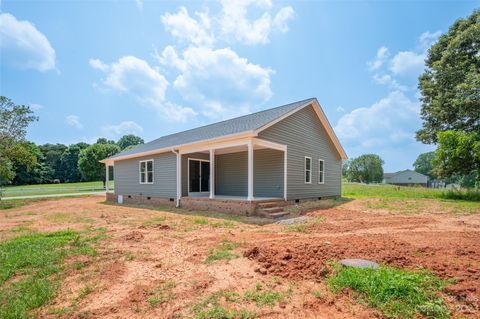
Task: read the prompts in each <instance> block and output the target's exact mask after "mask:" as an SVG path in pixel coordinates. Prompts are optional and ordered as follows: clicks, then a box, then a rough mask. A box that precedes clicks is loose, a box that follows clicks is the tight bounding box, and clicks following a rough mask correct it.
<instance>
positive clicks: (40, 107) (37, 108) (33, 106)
mask: <svg viewBox="0 0 480 319" xmlns="http://www.w3.org/2000/svg"><path fill="white" fill-rule="evenodd" d="M30 108H31V109H32V110H33V111H38V110H41V109H43V108H44V106H43V105H41V104H37V103H30Z"/></svg>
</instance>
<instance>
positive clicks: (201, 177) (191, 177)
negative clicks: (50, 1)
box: [175, 138, 287, 206]
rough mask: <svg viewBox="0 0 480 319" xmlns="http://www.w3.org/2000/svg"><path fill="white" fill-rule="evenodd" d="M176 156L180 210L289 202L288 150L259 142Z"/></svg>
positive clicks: (209, 147)
mask: <svg viewBox="0 0 480 319" xmlns="http://www.w3.org/2000/svg"><path fill="white" fill-rule="evenodd" d="M175 152H176V154H177V206H184V205H183V204H184V203H187V202H188V203H192V202H195V201H196V202H198V201H202V202H203V201H205V200H210V201H218V202H229V203H234V202H252V203H253V202H269V201H284V200H286V199H287V146H286V145H281V144H278V143H273V142H270V141H266V140H262V139H258V138H246V139H239V140H232V141H230V142H223V143H215V144H206V145H200V146H196V147H190V148H179V149H177V150H175Z"/></svg>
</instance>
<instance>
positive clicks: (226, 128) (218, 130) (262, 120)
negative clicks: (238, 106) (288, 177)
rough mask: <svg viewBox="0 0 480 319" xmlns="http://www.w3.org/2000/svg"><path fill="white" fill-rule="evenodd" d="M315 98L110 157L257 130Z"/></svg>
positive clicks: (176, 136)
mask: <svg viewBox="0 0 480 319" xmlns="http://www.w3.org/2000/svg"><path fill="white" fill-rule="evenodd" d="M314 100H315V98H310V99H306V100H303V101H298V102H294V103H290V104H286V105H282V106H278V107H275V108H272V109H268V110H264V111H260V112H256V113H252V114H248V115H244V116H240V117H236V118H233V119H230V120H225V121H222V122H217V123H213V124H209V125H206V126H201V127H197V128H194V129H191V130H187V131H183V132H179V133H175V134H171V135H167V136H163V137H160V138H158V139H156V140H153V141H150V142H148V143H145V144H142V145H139V146H137V147H134V148H131V149H128V150H125V151H123V152H120V153H118V154H116V155H114V156H111V157H109V158H108V159H115V158H118V157H121V156H126V155H133V154H136V153H143V152H148V151H153V150H156V149H161V148H166V147H175V146H178V145H183V144H188V143H193V142H199V141H202V140H207V139H212V138H218V137H222V136H225V135H230V134H238V133H242V132H248V131H252V130H256V129H258V128H260V127H262V126H264V125H266V124H268V123H270V122H272V121H274V120H276V119H278V118H279V117H281V116H283V115H285V114H287V113H288V112H290V111H293V110H295V109H296V108H298V107H300V106H302V105H304V104H305V103H308V102H309V101H314Z"/></svg>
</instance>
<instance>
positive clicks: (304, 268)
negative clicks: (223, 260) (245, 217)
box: [244, 235, 416, 279]
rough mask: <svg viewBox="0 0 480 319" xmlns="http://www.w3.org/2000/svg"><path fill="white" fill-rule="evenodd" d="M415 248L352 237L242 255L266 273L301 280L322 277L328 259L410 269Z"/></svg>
mask: <svg viewBox="0 0 480 319" xmlns="http://www.w3.org/2000/svg"><path fill="white" fill-rule="evenodd" d="M415 251H416V249H415V247H413V246H411V245H409V244H407V243H405V242H401V241H397V240H393V239H391V238H385V236H378V235H372V236H365V237H360V236H354V237H343V238H335V239H329V240H328V241H327V240H324V241H316V242H312V241H311V240H308V239H307V240H295V241H293V242H291V244H288V243H284V244H281V245H278V244H271V245H269V246H263V247H258V246H254V247H251V248H250V249H248V250H247V251H245V253H244V256H245V257H247V258H249V259H254V260H256V261H257V262H258V263H259V264H260V265H261V267H262V268H265V269H267V273H269V274H273V275H277V276H281V277H286V278H302V279H319V278H320V277H322V276H323V275H325V266H326V262H327V261H328V260H332V259H334V260H338V259H344V258H366V259H371V260H374V261H376V262H379V263H386V264H391V265H395V266H398V267H405V266H411V265H412V264H413V260H411V258H408V257H405V256H410V255H413V253H414V252H415Z"/></svg>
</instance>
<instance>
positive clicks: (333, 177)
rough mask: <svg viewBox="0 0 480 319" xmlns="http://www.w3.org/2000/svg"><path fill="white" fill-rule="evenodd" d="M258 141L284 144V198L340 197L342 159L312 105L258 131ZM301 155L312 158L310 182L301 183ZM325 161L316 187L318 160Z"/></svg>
mask: <svg viewBox="0 0 480 319" xmlns="http://www.w3.org/2000/svg"><path fill="white" fill-rule="evenodd" d="M258 137H259V138H262V139H265V140H269V141H272V142H277V143H280V144H284V145H287V198H288V199H301V198H314V197H324V196H337V195H341V188H342V178H341V172H342V160H341V158H340V155H339V154H338V152H337V151H336V149H335V147H334V145H333V143H332V142H331V141H330V138H329V137H328V135H327V132H326V131H325V129H324V128H323V125H322V124H321V122H320V120H319V119H318V116H317V115H316V113H315V111H314V110H313V107H312V106H307V107H305V108H303V109H302V110H300V111H298V112H296V113H294V114H292V115H291V116H289V117H287V118H285V119H283V120H282V121H280V122H278V123H276V124H274V125H272V126H271V127H269V128H267V129H265V130H264V131H262V132H260V133H259V135H258ZM305 156H308V157H311V158H312V183H311V184H305V182H304V165H305ZM319 159H323V160H324V161H325V164H324V165H325V183H324V184H318V166H319V164H318V160H319Z"/></svg>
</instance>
